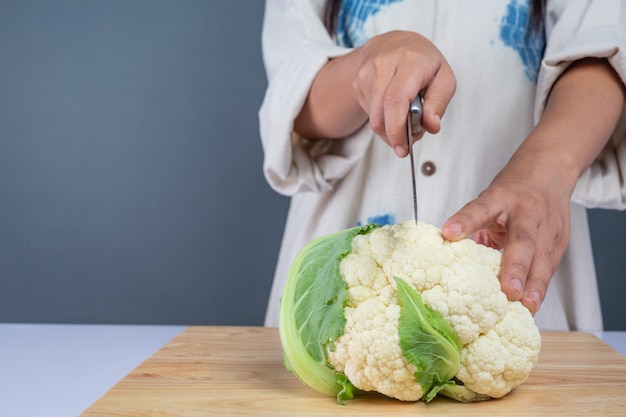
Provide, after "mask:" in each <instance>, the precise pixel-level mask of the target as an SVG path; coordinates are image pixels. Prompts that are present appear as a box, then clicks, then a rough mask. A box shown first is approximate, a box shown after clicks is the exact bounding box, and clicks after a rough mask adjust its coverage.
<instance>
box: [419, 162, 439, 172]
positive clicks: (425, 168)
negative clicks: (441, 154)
mask: <svg viewBox="0 0 626 417" xmlns="http://www.w3.org/2000/svg"><path fill="white" fill-rule="evenodd" d="M436 170H437V167H436V166H435V164H434V163H432V162H430V161H426V162H424V163H423V164H422V174H424V175H426V176H431V175H433V174H434V173H435V171H436Z"/></svg>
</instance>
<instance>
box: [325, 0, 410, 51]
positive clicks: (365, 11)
mask: <svg viewBox="0 0 626 417" xmlns="http://www.w3.org/2000/svg"><path fill="white" fill-rule="evenodd" d="M399 1H402V0H366V1H363V0H361V1H359V0H343V1H342V2H341V8H340V10H339V17H338V21H337V31H336V34H337V42H338V43H339V45H342V46H346V47H348V48H356V47H358V46H361V45H363V44H364V43H365V42H366V41H367V39H368V36H367V34H366V33H365V32H364V30H363V24H364V23H365V21H366V20H367V19H368V18H369V17H370V16H372V15H374V14H376V13H378V12H379V11H380V10H381V9H382V7H383V6H387V5H389V4H392V3H397V2H399Z"/></svg>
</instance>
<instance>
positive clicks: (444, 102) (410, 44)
mask: <svg viewBox="0 0 626 417" xmlns="http://www.w3.org/2000/svg"><path fill="white" fill-rule="evenodd" d="M358 56H359V62H358V67H357V68H356V73H355V77H354V80H353V81H352V88H353V89H354V94H355V95H356V97H357V99H358V102H359V105H360V106H361V108H362V109H363V110H364V111H365V112H366V113H367V114H368V116H369V122H370V126H371V127H372V130H373V131H374V132H375V133H376V134H377V135H378V136H380V137H381V138H382V139H383V140H384V141H385V142H387V144H388V145H389V146H391V147H392V148H393V149H394V151H395V153H396V154H397V155H398V156H400V157H404V156H406V155H407V153H408V147H407V140H406V135H407V126H406V124H407V113H408V110H409V104H410V102H411V101H412V100H413V99H415V97H417V95H418V94H419V93H420V92H422V95H423V98H424V103H423V109H424V119H423V125H424V129H425V130H426V131H428V132H430V133H437V132H438V131H439V129H440V125H441V117H442V116H443V114H444V112H445V110H446V107H447V106H448V103H449V102H450V99H451V98H452V96H453V94H454V91H455V89H456V79H455V77H454V74H453V73H452V69H451V68H450V65H449V64H448V62H447V61H446V59H445V58H444V56H443V54H442V53H441V52H440V51H439V49H437V47H436V46H435V45H434V44H433V43H432V42H430V41H429V40H428V39H426V38H424V37H423V36H421V35H419V34H417V33H414V32H403V31H393V32H388V33H385V34H383V35H379V36H375V37H373V38H372V39H370V40H369V41H368V42H366V43H365V44H364V45H363V46H362V47H361V48H360V49H359V51H358ZM422 135H423V132H422V133H421V134H419V135H417V136H416V137H415V139H418V138H420V137H421V136H422Z"/></svg>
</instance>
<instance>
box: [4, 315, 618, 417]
mask: <svg viewBox="0 0 626 417" xmlns="http://www.w3.org/2000/svg"><path fill="white" fill-rule="evenodd" d="M185 327H186V326H143V325H142V326H138V325H72V324H67V325H66V324H2V323H0V416H7V417H8V416H10V417H57V416H58V417H72V416H78V415H79V414H80V413H81V412H82V411H84V410H85V409H86V408H87V407H89V406H90V405H91V404H92V403H93V402H94V401H96V400H97V399H98V398H100V397H101V396H102V395H103V394H104V393H105V392H106V391H108V390H109V389H110V388H111V387H112V386H113V385H115V383H117V382H118V381H119V380H120V379H122V378H123V377H124V376H125V375H126V374H127V373H128V372H130V371H131V370H133V369H134V368H135V367H137V366H138V365H139V364H140V363H141V362H143V361H144V360H145V359H147V358H148V357H149V356H150V355H152V354H153V353H154V352H155V351H157V350H158V349H159V348H160V347H161V346H163V345H164V344H165V343H167V342H168V341H169V340H170V339H172V338H173V337H174V336H176V335H177V334H178V333H179V332H181V331H182V330H183V329H184V328H185ZM596 336H598V337H600V338H601V339H602V340H604V341H605V342H606V343H608V344H609V345H611V346H613V347H614V348H615V349H616V350H618V351H619V352H621V353H622V354H623V355H625V356H626V331H624V332H602V333H596Z"/></svg>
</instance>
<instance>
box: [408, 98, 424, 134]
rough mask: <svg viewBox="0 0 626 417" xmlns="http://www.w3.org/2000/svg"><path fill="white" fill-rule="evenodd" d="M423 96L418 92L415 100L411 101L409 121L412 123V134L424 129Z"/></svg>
mask: <svg viewBox="0 0 626 417" xmlns="http://www.w3.org/2000/svg"><path fill="white" fill-rule="evenodd" d="M422 118H423V111H422V96H421V94H418V95H417V97H415V100H413V101H412V102H411V105H410V107H409V123H410V125H411V134H412V135H415V134H417V133H419V132H421V131H422Z"/></svg>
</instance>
